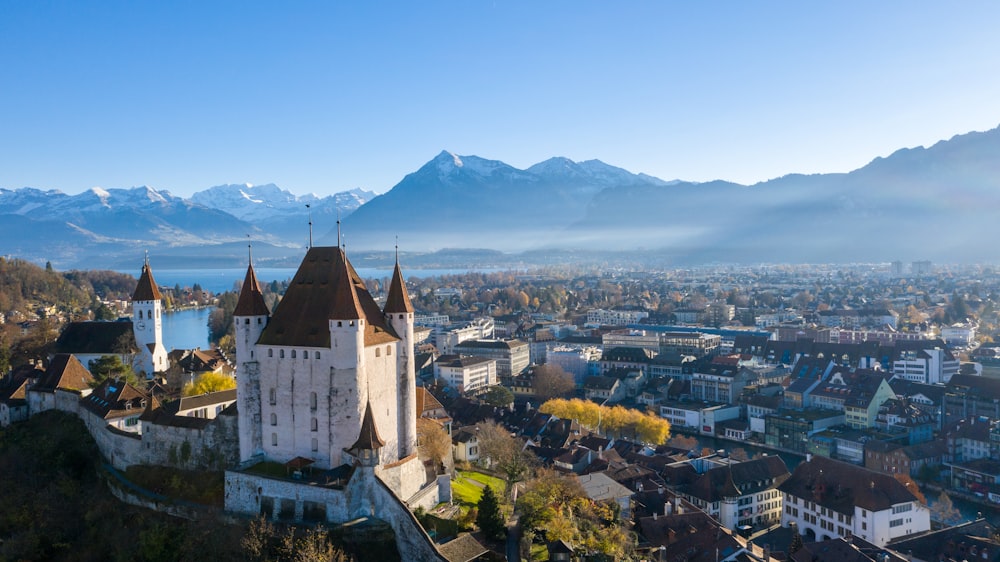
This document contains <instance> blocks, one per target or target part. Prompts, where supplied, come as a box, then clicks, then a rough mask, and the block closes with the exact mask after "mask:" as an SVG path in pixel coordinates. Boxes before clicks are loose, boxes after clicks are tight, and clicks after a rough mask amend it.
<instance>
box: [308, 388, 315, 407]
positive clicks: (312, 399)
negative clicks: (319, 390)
mask: <svg viewBox="0 0 1000 562" xmlns="http://www.w3.org/2000/svg"><path fill="white" fill-rule="evenodd" d="M309 409H310V410H315V409H316V393H315V392H310V393H309Z"/></svg>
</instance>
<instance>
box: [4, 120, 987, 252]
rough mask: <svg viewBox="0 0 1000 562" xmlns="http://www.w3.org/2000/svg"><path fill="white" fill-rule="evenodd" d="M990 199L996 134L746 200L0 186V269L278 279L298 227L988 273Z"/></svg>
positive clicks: (626, 177)
mask: <svg viewBox="0 0 1000 562" xmlns="http://www.w3.org/2000/svg"><path fill="white" fill-rule="evenodd" d="M997 203H1000V128H998V129H993V130H990V131H987V132H973V133H968V134H964V135H958V136H955V137H953V138H952V139H950V140H947V141H941V142H939V143H937V144H935V145H933V146H931V147H929V148H923V147H920V148H912V149H902V150H899V151H896V152H895V153H893V154H892V155H890V156H888V157H885V158H876V159H875V160H873V161H872V162H870V163H869V164H868V165H866V166H864V167H862V168H859V169H857V170H854V171H852V172H849V173H838V174H816V175H800V174H793V175H787V176H783V177H780V178H776V179H772V180H768V181H765V182H760V183H757V184H754V185H749V186H747V185H740V184H736V183H730V182H725V181H712V182H704V183H693V182H685V181H678V180H675V181H664V180H661V179H658V178H655V177H652V176H648V175H645V174H635V173H632V172H629V171H626V170H623V169H621V168H617V167H614V166H611V165H608V164H605V163H603V162H601V161H599V160H588V161H584V162H574V161H572V160H569V159H566V158H551V159H549V160H546V161H544V162H541V163H539V164H535V165H534V166H531V167H529V168H527V169H524V170H520V169H517V168H514V167H512V166H510V165H507V164H505V163H503V162H500V161H496V160H487V159H483V158H479V157H477V156H458V155H455V154H452V153H449V152H441V153H440V154H438V156H436V157H435V158H433V159H432V160H430V161H429V162H427V163H426V164H425V165H424V166H422V167H421V168H420V169H418V170H417V171H415V172H413V173H411V174H409V175H407V176H406V177H405V178H403V180H402V181H400V182H399V183H398V184H396V185H395V186H394V187H393V188H392V189H390V190H389V191H388V192H386V193H384V194H382V195H378V196H376V195H375V194H374V193H373V192H370V191H365V190H362V189H354V190H351V191H345V192H341V193H337V194H335V195H331V196H328V197H317V196H315V195H306V196H296V195H293V194H292V193H291V192H289V191H287V190H284V189H281V188H279V187H277V186H275V185H273V184H268V185H259V186H253V185H248V184H237V185H223V186H217V187H212V188H210V189H207V190H204V191H201V192H198V193H195V194H194V195H193V196H192V197H191V198H190V199H184V198H181V197H176V196H174V195H171V194H170V193H169V192H167V191H163V190H156V189H153V188H150V187H135V188H131V189H108V190H104V189H100V188H93V189H91V190H88V191H85V192H83V193H80V194H78V195H67V194H65V193H62V192H60V191H57V190H49V191H42V190H38V189H32V188H21V189H15V190H10V189H0V239H2V240H3V243H2V244H0V255H10V256H15V257H21V258H25V259H29V260H32V261H36V262H44V261H51V262H52V263H53V264H54V265H57V266H59V267H64V268H68V267H84V268H94V267H111V268H117V267H129V266H134V263H135V262H136V261H137V260H138V259H141V255H142V252H143V251H146V250H148V251H149V252H150V255H151V256H154V257H155V258H156V259H157V261H158V262H159V263H160V264H161V267H162V266H166V267H238V266H240V265H241V264H243V263H245V259H246V258H245V256H246V244H247V238H248V236H249V238H250V239H252V240H253V243H254V256H255V260H260V261H262V262H263V263H268V264H274V265H283V264H285V263H295V262H296V261H297V260H298V259H300V258H301V255H302V253H303V251H304V248H305V246H306V245H307V244H308V240H309V231H308V228H309V226H308V223H309V222H310V219H311V222H312V223H313V226H314V240H315V242H316V244H336V243H337V240H338V239H340V240H341V242H342V243H344V245H345V246H346V247H347V248H348V250H349V251H351V252H359V253H362V254H364V253H365V252H366V251H368V252H371V254H370V255H368V254H366V259H367V258H371V259H376V260H383V261H384V260H387V259H391V255H392V249H393V246H394V245H395V244H396V238H397V237H398V240H399V245H400V248H401V250H402V251H404V254H407V255H410V256H414V257H415V256H417V255H427V253H428V252H434V251H438V252H437V253H438V254H440V253H441V252H442V250H441V249H443V248H444V249H484V250H483V251H481V252H479V253H478V255H479V257H480V258H484V257H485V259H487V260H491V262H492V263H494V264H496V265H503V262H505V261H507V262H509V263H523V262H524V261H533V262H539V261H540V262H545V261H547V260H548V261H567V260H571V259H578V258H581V257H585V256H587V255H591V256H599V258H598V259H599V260H602V261H606V260H608V259H609V258H610V259H612V260H613V259H614V256H619V257H621V258H623V259H626V258H627V259H639V260H641V259H642V257H643V256H647V257H650V258H655V260H656V261H658V262H660V263H664V264H674V265H680V264H686V265H697V264H701V263H708V262H714V263H718V262H733V263H755V262H769V263H785V262H787V263H844V262H868V261H873V262H885V261H891V260H897V259H899V260H904V261H908V260H923V259H928V260H933V261H937V262H944V263H983V262H990V261H995V260H996V250H995V249H994V247H995V244H994V243H993V242H992V240H995V239H996V238H997V237H998V235H1000V221H997V220H996V218H995V216H994V214H993V213H994V209H997V208H998V206H997ZM338 216H339V217H340V218H341V219H342V221H341V222H342V224H341V226H340V228H339V232H338V228H337V219H338ZM485 249H489V250H490V251H486V250H485ZM445 252H446V253H447V251H445ZM459 255H465V256H468V255H469V254H468V252H467V251H466V252H463V253H460V254H459ZM404 261H405V260H404ZM373 265H374V264H373Z"/></svg>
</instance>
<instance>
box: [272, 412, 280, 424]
mask: <svg viewBox="0 0 1000 562" xmlns="http://www.w3.org/2000/svg"><path fill="white" fill-rule="evenodd" d="M271 425H278V414H271Z"/></svg>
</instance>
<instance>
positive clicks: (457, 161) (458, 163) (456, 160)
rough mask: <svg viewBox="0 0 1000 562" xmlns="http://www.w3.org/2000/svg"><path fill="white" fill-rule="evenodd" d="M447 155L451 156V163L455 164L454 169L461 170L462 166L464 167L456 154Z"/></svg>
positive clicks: (449, 153)
mask: <svg viewBox="0 0 1000 562" xmlns="http://www.w3.org/2000/svg"><path fill="white" fill-rule="evenodd" d="M445 152H447V151H445ZM448 155H449V156H451V158H452V160H453V161H454V162H455V167H456V168H461V167H462V166H464V165H465V164H464V163H463V162H462V159H461V158H459V157H458V155H457V154H455V153H453V152H448Z"/></svg>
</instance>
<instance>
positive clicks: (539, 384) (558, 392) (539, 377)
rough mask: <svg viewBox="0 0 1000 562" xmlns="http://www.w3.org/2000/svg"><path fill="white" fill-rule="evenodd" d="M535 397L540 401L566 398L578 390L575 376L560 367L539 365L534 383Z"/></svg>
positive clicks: (536, 368)
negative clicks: (574, 390) (574, 379)
mask: <svg viewBox="0 0 1000 562" xmlns="http://www.w3.org/2000/svg"><path fill="white" fill-rule="evenodd" d="M532 388H533V389H534V390H535V396H537V397H538V399H539V400H543V401H544V400H548V399H550V398H557V397H560V396H565V395H567V394H569V393H571V392H573V389H575V388H576V383H575V382H574V381H573V375H571V374H569V373H567V372H566V371H564V370H563V368H562V367H560V366H558V365H538V366H537V367H535V376H534V379H533V382H532Z"/></svg>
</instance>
